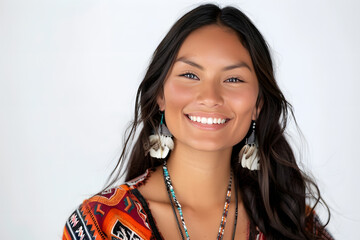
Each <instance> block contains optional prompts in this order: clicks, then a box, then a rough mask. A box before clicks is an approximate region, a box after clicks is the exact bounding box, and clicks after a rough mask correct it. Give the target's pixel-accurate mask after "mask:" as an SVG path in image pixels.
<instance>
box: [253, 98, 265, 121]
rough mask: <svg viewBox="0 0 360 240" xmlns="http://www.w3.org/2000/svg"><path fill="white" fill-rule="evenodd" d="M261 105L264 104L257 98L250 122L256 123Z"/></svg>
mask: <svg viewBox="0 0 360 240" xmlns="http://www.w3.org/2000/svg"><path fill="white" fill-rule="evenodd" d="M263 103H264V102H263V100H262V99H259V98H258V99H257V101H256V105H255V107H254V110H253V112H252V116H251V120H253V121H256V120H257V119H258V117H259V114H260V112H261V108H262V106H263Z"/></svg>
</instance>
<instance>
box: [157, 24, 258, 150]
mask: <svg viewBox="0 0 360 240" xmlns="http://www.w3.org/2000/svg"><path fill="white" fill-rule="evenodd" d="M258 92H259V87H258V81H257V78H256V75H255V71H254V67H253V65H252V61H251V58H250V55H249V53H248V51H247V50H246V49H245V48H244V46H243V45H242V44H241V42H240V40H239V38H238V36H237V35H236V33H235V32H234V31H233V30H231V29H229V28H225V27H220V26H217V25H209V26H205V27H202V28H200V29H198V30H196V31H194V32H192V33H191V34H190V35H189V36H188V37H187V38H186V39H185V41H184V43H183V44H182V46H181V48H180V50H179V53H178V55H177V57H176V59H175V63H174V65H173V67H172V68H171V69H170V71H169V73H168V76H167V78H166V80H165V83H164V92H163V95H162V96H159V97H158V104H159V107H160V110H162V111H165V120H166V124H167V126H168V128H169V130H170V132H171V133H172V134H173V136H174V140H175V144H176V145H175V147H180V146H181V145H183V144H184V145H186V146H187V147H191V148H193V149H197V150H202V151H219V150H220V151H221V150H229V149H231V148H232V147H233V146H234V145H235V144H237V143H239V142H240V141H241V140H242V139H243V138H244V137H245V135H246V133H247V132H248V130H249V127H250V124H251V120H252V119H253V120H255V119H256V116H257V109H256V100H257V97H258Z"/></svg>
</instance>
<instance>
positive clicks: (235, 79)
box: [225, 77, 244, 83]
mask: <svg viewBox="0 0 360 240" xmlns="http://www.w3.org/2000/svg"><path fill="white" fill-rule="evenodd" d="M225 82H230V83H237V82H244V81H243V80H241V79H239V78H236V77H231V78H228V79H226V80H225Z"/></svg>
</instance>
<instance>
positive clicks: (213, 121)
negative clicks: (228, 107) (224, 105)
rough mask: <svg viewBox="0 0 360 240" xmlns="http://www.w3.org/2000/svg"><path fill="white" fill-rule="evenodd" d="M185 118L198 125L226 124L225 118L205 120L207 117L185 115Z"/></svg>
mask: <svg viewBox="0 0 360 240" xmlns="http://www.w3.org/2000/svg"><path fill="white" fill-rule="evenodd" d="M187 117H188V118H189V119H190V120H191V121H193V122H198V123H202V124H208V125H212V124H224V123H226V122H227V119H225V118H212V117H209V118H207V117H200V116H191V115H187Z"/></svg>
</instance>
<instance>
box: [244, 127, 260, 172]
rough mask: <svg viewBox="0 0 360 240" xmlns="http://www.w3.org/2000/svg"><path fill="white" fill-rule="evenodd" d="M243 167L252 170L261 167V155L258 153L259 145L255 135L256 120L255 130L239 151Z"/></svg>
mask: <svg viewBox="0 0 360 240" xmlns="http://www.w3.org/2000/svg"><path fill="white" fill-rule="evenodd" d="M240 162H241V166H242V167H243V168H248V169H250V170H251V171H253V170H259V169H260V163H259V162H260V157H259V154H258V145H257V142H256V136H255V122H253V131H252V133H251V134H250V136H249V137H248V138H247V139H246V142H245V145H244V146H243V147H242V149H241V150H240V152H239V163H240Z"/></svg>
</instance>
